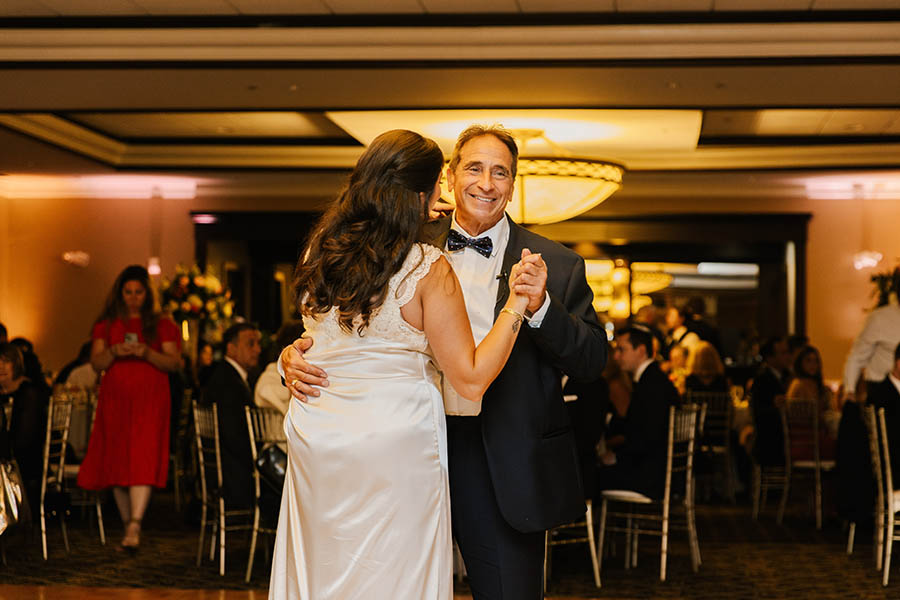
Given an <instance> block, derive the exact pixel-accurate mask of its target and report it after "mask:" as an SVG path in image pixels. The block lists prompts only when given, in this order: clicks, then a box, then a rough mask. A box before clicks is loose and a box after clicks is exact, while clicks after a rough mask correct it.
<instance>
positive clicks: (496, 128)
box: [450, 124, 519, 178]
mask: <svg viewBox="0 0 900 600" xmlns="http://www.w3.org/2000/svg"><path fill="white" fill-rule="evenodd" d="M483 135H492V136H494V137H495V138H497V139H498V140H500V141H501V142H503V145H505V146H506V147H507V148H508V149H509V153H510V154H511V155H512V165H510V168H511V169H512V176H513V177H514V178H515V176H516V164H517V163H518V162H519V147H518V146H516V139H515V138H514V137H513V135H512V133H511V132H510V131H509V130H508V129H506V128H505V127H503V126H502V125H497V124H494V125H469V126H468V127H466V129H465V131H463V132H462V133H461V134H459V137H458V138H456V146H454V147H453V154H451V155H450V170H451V171H455V170H456V166H457V165H458V164H459V151H460V150H462V147H463V146H465V145H466V142H468V141H470V140H472V139H474V138H477V137H481V136H483Z"/></svg>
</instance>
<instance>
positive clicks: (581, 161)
mask: <svg viewBox="0 0 900 600" xmlns="http://www.w3.org/2000/svg"><path fill="white" fill-rule="evenodd" d="M624 171H625V169H624V168H622V167H621V166H619V165H616V164H613V163H609V162H604V161H600V160H591V159H585V158H571V157H545V156H526V157H520V158H519V164H518V170H517V172H516V187H515V192H514V195H513V199H512V201H511V202H510V203H509V205H508V206H507V207H506V211H507V212H508V213H509V216H510V217H511V218H512V219H513V220H514V221H515V222H517V223H525V224H535V225H541V224H545V223H556V222H558V221H565V220H566V219H571V218H572V217H574V216H576V215H580V214H581V213H583V212H585V211H586V210H588V209H591V208H593V207H595V206H597V205H598V204H600V203H601V202H603V201H604V200H606V199H607V198H609V197H610V196H612V194H613V193H614V192H615V191H616V190H618V189H619V188H620V187H622V174H623V173H624Z"/></svg>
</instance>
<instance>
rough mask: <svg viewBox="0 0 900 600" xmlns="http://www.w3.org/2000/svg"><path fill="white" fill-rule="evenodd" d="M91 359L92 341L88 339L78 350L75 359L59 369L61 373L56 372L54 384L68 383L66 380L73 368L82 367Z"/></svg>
mask: <svg viewBox="0 0 900 600" xmlns="http://www.w3.org/2000/svg"><path fill="white" fill-rule="evenodd" d="M90 360H91V341H90V340H88V341H86V342H85V343H83V344H82V345H81V348H80V349H79V350H78V356H76V357H75V359H74V360H72V361H70V362H68V363H66V366H64V367H63V368H62V369H60V370H59V373H57V374H56V378H55V379H54V380H53V385H60V384H63V383H66V380H67V379H68V378H69V374H70V373H71V372H72V370H73V369H75V368H76V367H80V366H81V365H83V364H85V363H89V362H90Z"/></svg>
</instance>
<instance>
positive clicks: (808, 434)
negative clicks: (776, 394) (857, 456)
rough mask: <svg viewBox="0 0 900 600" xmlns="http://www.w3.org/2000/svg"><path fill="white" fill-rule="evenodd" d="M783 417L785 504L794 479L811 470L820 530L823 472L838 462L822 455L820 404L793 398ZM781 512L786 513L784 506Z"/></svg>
mask: <svg viewBox="0 0 900 600" xmlns="http://www.w3.org/2000/svg"><path fill="white" fill-rule="evenodd" d="M781 419H782V423H783V425H784V455H785V468H786V482H785V488H784V500H783V505H784V504H786V503H787V498H788V497H789V496H790V491H791V484H792V483H793V482H792V479H793V478H794V477H795V476H796V475H798V474H800V473H802V472H804V471H808V472H810V474H811V475H812V478H813V486H814V488H813V494H814V501H815V518H816V529H822V472H823V471H832V470H834V467H835V461H834V460H830V459H829V460H826V459H823V458H822V454H821V444H820V441H821V434H822V430H821V426H820V420H819V406H818V403H817V402H816V401H815V400H812V399H807V398H792V399H789V400H787V402H785V404H784V406H782V407H781ZM781 513H782V515H783V514H784V508H782V509H781Z"/></svg>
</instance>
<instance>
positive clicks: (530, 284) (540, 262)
mask: <svg viewBox="0 0 900 600" xmlns="http://www.w3.org/2000/svg"><path fill="white" fill-rule="evenodd" d="M519 264H520V268H519V271H518V277H517V279H516V284H515V289H514V290H513V291H514V292H515V293H516V294H522V295H524V296H528V307H527V310H528V312H529V313H533V312H535V311H537V310H538V309H539V308H541V306H543V305H544V300H545V299H546V296H547V263H545V262H544V259H543V258H542V257H541V255H540V254H532V253H531V250H529V249H528V248H522V261H521V262H520V263H519Z"/></svg>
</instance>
